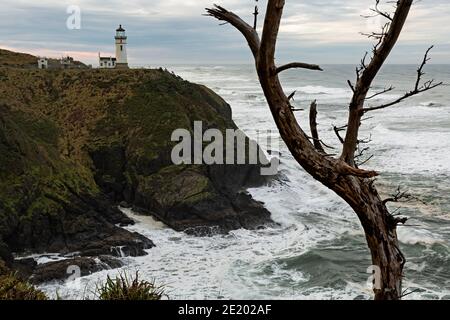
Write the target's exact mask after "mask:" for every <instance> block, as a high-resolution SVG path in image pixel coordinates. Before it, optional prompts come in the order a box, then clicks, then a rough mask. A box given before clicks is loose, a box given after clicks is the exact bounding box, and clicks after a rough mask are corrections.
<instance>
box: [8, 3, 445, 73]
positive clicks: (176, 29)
mask: <svg viewBox="0 0 450 320" xmlns="http://www.w3.org/2000/svg"><path fill="white" fill-rule="evenodd" d="M214 2H216V3H218V4H220V5H223V6H224V7H226V8H227V9H229V10H233V11H235V12H236V13H238V14H240V15H241V16H242V17H243V18H245V19H246V20H247V21H248V22H249V23H251V21H252V16H251V13H252V11H253V6H254V0H112V1H100V0H78V1H77V0H69V1H65V0H40V1H36V0H1V6H2V8H1V11H0V47H1V48H7V49H13V50H18V51H24V52H30V53H33V54H37V55H47V56H54V57H58V56H61V55H63V54H70V55H73V56H74V57H75V58H77V59H80V60H82V61H84V62H87V63H91V64H94V65H95V64H97V55H98V52H99V51H101V52H102V53H103V54H112V55H113V54H114V39H113V37H114V32H115V29H116V28H117V26H118V25H119V24H123V25H124V27H125V29H126V30H127V33H128V37H129V45H128V52H129V60H130V63H131V64H132V65H160V64H176V63H182V64H205V63H208V64H209V63H211V64H227V63H249V62H251V58H250V52H249V50H248V48H247V46H246V43H245V41H244V40H243V38H242V37H241V35H240V34H239V33H238V32H237V31H236V30H234V29H233V28H232V27H231V26H229V25H225V26H219V25H218V23H217V21H215V20H213V19H212V18H209V17H204V16H202V14H203V13H204V8H205V7H207V6H211V4H212V3H214ZM374 2H375V0H314V1H309V0H308V1H307V0H286V3H287V4H286V9H285V15H284V20H283V24H282V28H281V30H280V41H279V46H278V53H277V56H278V59H279V60H281V61H288V60H294V61H298V60H300V61H305V62H310V63H320V64H327V63H345V64H347V63H349V64H356V63H357V62H358V61H359V59H360V58H361V56H362V55H363V53H364V52H365V51H366V50H368V49H370V44H371V42H370V41H369V40H368V39H367V38H365V37H363V36H362V35H360V34H359V33H360V32H369V31H377V30H378V26H379V24H380V23H381V22H380V21H379V20H377V19H369V20H367V19H364V18H362V17H361V15H367V14H369V11H368V8H370V7H371V6H372V5H373V3H374ZM259 3H260V6H261V11H262V13H264V8H265V6H266V1H265V0H260V1H259ZM71 5H78V6H79V7H80V8H81V29H80V30H69V29H68V28H67V27H66V21H67V18H68V17H69V14H67V12H66V11H67V8H68V7H69V6H71ZM389 8H390V7H389V6H388V7H386V9H389ZM449 21H450V1H449V0H421V1H419V0H416V4H415V5H414V7H413V9H412V12H411V15H410V18H409V20H408V22H407V25H406V27H405V29H404V32H403V35H402V37H401V39H400V42H399V45H398V46H397V47H396V49H395V52H394V53H393V55H392V57H391V59H390V61H389V62H390V63H414V64H415V63H417V62H418V61H419V60H420V59H421V56H422V55H423V52H424V51H425V50H426V48H427V47H428V46H429V45H431V44H434V45H435V46H436V48H435V50H434V51H433V53H432V58H433V62H434V63H450V23H449Z"/></svg>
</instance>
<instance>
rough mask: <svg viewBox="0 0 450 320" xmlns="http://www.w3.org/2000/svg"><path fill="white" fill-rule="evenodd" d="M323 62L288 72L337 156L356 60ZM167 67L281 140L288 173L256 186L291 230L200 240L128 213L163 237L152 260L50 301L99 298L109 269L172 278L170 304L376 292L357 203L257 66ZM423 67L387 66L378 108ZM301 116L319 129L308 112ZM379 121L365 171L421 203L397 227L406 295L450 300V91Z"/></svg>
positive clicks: (432, 71)
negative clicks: (307, 146)
mask: <svg viewBox="0 0 450 320" xmlns="http://www.w3.org/2000/svg"><path fill="white" fill-rule="evenodd" d="M322 67H323V68H324V70H325V71H324V72H312V71H304V70H291V71H287V72H285V73H283V74H282V76H281V79H282V82H283V85H284V88H285V90H286V93H287V94H289V93H291V92H293V91H294V90H296V91H297V94H296V96H295V106H296V107H298V108H305V109H306V110H307V109H308V107H309V104H310V102H311V101H312V100H317V103H318V111H319V114H318V123H319V131H320V134H321V138H322V140H324V141H325V142H326V143H327V144H329V145H332V146H334V147H336V148H337V150H332V151H330V152H332V153H335V152H336V153H338V152H339V148H340V142H339V141H338V139H337V138H336V136H335V134H334V131H333V125H337V126H340V125H344V124H345V123H346V119H347V115H348V103H349V100H350V97H351V90H350V88H349V87H348V85H347V80H348V79H350V80H352V81H354V78H355V66H351V65H325V66H322ZM167 68H168V69H169V70H171V71H173V72H175V73H176V74H178V75H180V76H181V77H182V78H184V79H186V80H189V81H191V82H196V83H200V84H204V85H206V86H208V87H210V88H211V89H213V90H214V91H215V92H216V93H218V94H219V95H220V96H222V97H223V98H224V99H225V100H226V101H227V102H228V103H229V104H230V105H231V108H232V110H233V119H234V121H235V122H236V124H237V125H238V127H239V128H240V129H242V130H243V131H244V132H245V133H246V134H247V135H248V136H250V137H251V138H254V139H256V137H257V136H258V135H261V134H267V135H270V136H271V138H272V139H275V140H277V141H279V145H280V150H276V151H279V153H280V154H281V165H280V175H279V178H278V179H276V180H275V181H273V182H271V183H270V184H269V185H267V186H264V187H261V188H255V189H251V190H249V191H250V193H251V194H252V195H253V197H254V198H256V199H257V200H259V201H262V202H264V203H265V205H266V207H267V208H268V209H269V211H271V213H272V217H273V219H274V220H275V221H276V222H278V223H279V224H280V227H277V228H269V229H265V230H257V231H248V230H237V231H234V232H231V233H230V234H228V235H217V236H213V237H206V238H198V237H193V236H189V235H186V234H184V233H179V232H175V231H173V230H171V229H168V228H166V227H165V226H164V225H162V224H161V223H159V222H156V221H154V220H153V219H152V218H150V217H140V216H136V215H134V214H133V212H131V211H128V212H127V213H128V214H129V215H131V216H133V217H134V218H135V219H136V220H137V221H138V223H137V224H136V225H134V226H132V227H129V228H128V229H129V230H132V231H136V232H139V233H142V234H144V235H146V236H148V237H149V238H150V239H152V240H153V241H154V242H155V244H156V247H155V248H153V249H151V250H149V251H148V252H149V255H148V256H145V257H138V258H129V257H127V258H123V259H124V260H125V261H126V262H127V265H126V267H124V268H122V269H119V270H113V271H111V270H109V271H108V270H106V271H102V272H99V273H95V274H93V275H90V276H87V277H83V278H79V279H76V280H74V281H69V282H66V283H64V284H58V283H51V284H46V285H43V286H41V288H42V289H43V290H44V291H46V292H47V293H48V294H49V295H50V296H56V295H57V294H58V295H59V296H60V297H61V298H70V299H82V298H86V297H87V298H89V297H92V296H93V291H94V290H95V285H96V284H97V283H99V282H102V281H104V280H105V279H106V276H107V275H108V274H109V275H111V276H115V275H116V274H118V272H119V271H121V270H127V271H130V272H135V271H136V270H139V272H140V274H141V277H142V278H145V279H148V280H155V281H156V283H159V284H163V285H165V287H166V290H167V293H168V295H169V297H170V298H171V299H327V300H329V299H336V300H339V299H370V298H371V289H370V288H369V287H368V285H367V279H368V277H369V274H368V273H367V269H368V267H369V266H370V265H371V262H370V258H369V257H370V256H369V251H368V248H367V245H366V243H365V238H364V234H363V231H362V228H361V226H360V224H359V221H358V219H357V217H356V215H355V214H354V213H353V211H352V210H351V209H350V208H349V206H348V205H346V204H345V203H344V202H343V201H342V200H341V199H340V198H339V197H337V196H336V195H335V194H334V193H333V192H332V191H330V190H328V189H327V188H325V187H324V186H322V185H321V184H320V183H318V182H316V181H314V179H312V178H311V177H310V176H309V175H308V174H307V173H305V172H304V170H303V169H302V168H301V167H300V166H299V165H298V164H297V163H296V162H295V160H294V159H293V158H292V156H291V155H290V154H289V152H288V150H287V148H286V146H285V145H284V144H283V143H282V141H281V139H280V137H279V135H278V133H277V130H276V127H275V124H274V121H273V119H272V118H271V115H270V112H269V109H268V107H267V104H266V102H265V99H264V96H263V93H262V90H261V89H260V87H259V84H258V81H257V76H256V73H255V70H254V67H253V66H251V65H226V66H180V65H177V66H170V67H167ZM416 68H417V66H413V65H386V66H385V67H384V69H383V70H382V72H381V74H380V76H379V77H378V80H377V81H376V83H375V85H374V88H373V89H374V90H379V89H383V88H385V87H388V86H390V85H393V86H394V87H395V88H396V90H395V91H393V92H389V93H387V94H385V95H382V96H378V97H377V98H376V99H373V100H371V104H373V105H378V104H380V103H383V102H389V101H392V100H393V99H395V98H396V97H398V96H400V95H402V94H403V93H404V92H406V91H409V90H411V89H412V88H413V86H414V83H415V79H416ZM426 68H427V69H426V72H427V75H426V76H425V77H428V78H434V79H436V80H437V81H444V82H446V83H449V82H450V65H429V66H427V67H426ZM296 114H297V117H298V119H299V122H300V123H301V124H302V126H303V127H304V128H308V112H307V111H303V112H302V111H300V112H297V113H296ZM369 116H370V117H371V118H369V119H367V120H366V121H364V122H363V126H362V132H361V137H362V138H367V139H368V140H371V142H370V143H369V144H368V146H369V147H370V150H369V151H368V152H367V154H368V155H373V158H371V159H370V161H369V162H368V163H367V164H365V165H364V168H370V169H375V170H377V171H379V172H380V173H381V176H380V177H379V179H378V182H377V185H378V187H379V190H380V191H381V193H382V194H383V195H385V196H388V195H390V194H392V193H395V191H396V190H397V188H398V186H402V188H403V190H405V191H408V192H409V193H411V194H412V195H414V196H416V197H417V198H418V200H417V201H413V202H410V203H405V204H402V205H401V207H400V209H399V211H398V212H399V213H401V214H402V215H405V216H408V217H410V220H409V221H408V223H407V225H406V226H400V227H399V230H398V233H399V239H400V242H401V249H402V250H403V253H404V254H405V256H406V258H407V260H408V262H407V264H406V266H405V278H404V289H405V293H408V295H407V296H406V297H405V299H450V246H449V245H450V196H449V194H450V87H449V86H442V87H440V88H437V89H435V90H433V91H431V92H427V93H424V94H421V95H419V96H416V97H414V98H412V99H410V100H407V101H405V102H403V103H401V104H400V105H397V106H395V107H392V108H388V109H384V110H380V111H376V112H373V113H372V114H370V115H369ZM263 141H265V140H264V139H263ZM262 146H263V148H264V147H266V146H264V144H263V145H262ZM391 209H392V210H396V206H391ZM41 259H43V260H41V261H44V260H45V261H48V259H52V257H51V255H49V256H47V257H43V258H41Z"/></svg>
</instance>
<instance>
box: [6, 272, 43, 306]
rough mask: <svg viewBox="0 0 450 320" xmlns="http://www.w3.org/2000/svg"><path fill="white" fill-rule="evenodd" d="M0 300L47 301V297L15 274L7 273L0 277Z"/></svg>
mask: <svg viewBox="0 0 450 320" xmlns="http://www.w3.org/2000/svg"><path fill="white" fill-rule="evenodd" d="M0 300H47V296H46V295H45V293H43V292H42V291H40V290H38V289H36V288H35V287H34V286H32V285H31V284H29V283H27V282H25V281H23V280H21V279H20V278H19V277H18V276H17V273H7V274H4V275H1V276H0Z"/></svg>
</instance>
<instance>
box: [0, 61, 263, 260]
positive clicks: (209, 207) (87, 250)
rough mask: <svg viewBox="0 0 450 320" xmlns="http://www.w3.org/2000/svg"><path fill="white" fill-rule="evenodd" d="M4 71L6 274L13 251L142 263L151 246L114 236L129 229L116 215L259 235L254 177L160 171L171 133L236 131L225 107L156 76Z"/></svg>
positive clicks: (0, 125)
mask: <svg viewBox="0 0 450 320" xmlns="http://www.w3.org/2000/svg"><path fill="white" fill-rule="evenodd" d="M16 55H17V54H16ZM16 55H14V56H15V57H16ZM24 59H25V60H26V61H28V60H30V61H31V58H30V57H29V56H25V57H24ZM0 62H1V61H0ZM12 65H13V67H11V64H6V66H5V64H3V66H2V64H1V63H0V168H1V170H0V258H1V259H3V260H4V261H5V262H6V263H7V264H11V263H12V255H11V252H24V251H30V252H61V253H68V252H74V251H77V252H80V255H81V256H91V257H95V256H99V255H105V254H107V255H111V248H114V247H121V248H122V251H123V252H125V254H127V255H142V254H145V249H149V248H151V247H152V246H153V243H152V242H151V241H150V240H149V239H146V238H144V237H142V236H140V235H138V234H135V233H131V232H128V231H126V230H124V229H122V228H121V226H126V225H129V224H131V223H133V222H132V221H131V220H130V219H128V218H127V217H126V216H125V215H124V214H123V213H122V212H121V211H119V210H118V209H117V205H118V204H119V203H122V204H124V205H129V206H132V207H134V208H135V209H136V210H138V211H139V212H141V213H142V214H148V215H153V216H154V217H156V218H157V219H159V220H161V221H162V222H164V223H166V224H167V225H168V226H170V227H172V228H174V229H176V230H179V231H187V232H192V233H197V234H205V233H208V232H210V231H211V230H216V231H218V232H227V231H229V230H233V229H237V228H258V227H260V226H263V225H265V224H267V223H271V220H270V213H269V212H268V211H267V210H266V209H265V208H264V206H263V205H262V204H261V203H259V202H257V201H255V200H253V199H252V197H251V196H250V195H248V194H247V193H246V192H245V188H246V187H249V186H257V185H261V184H262V183H263V182H264V179H263V177H261V176H260V165H212V166H207V165H181V166H176V165H174V164H173V163H172V161H171V157H170V154H171V150H172V148H173V146H174V145H175V144H176V143H175V142H172V141H171V134H172V132H173V131H174V130H176V129H187V130H189V131H190V132H192V131H193V126H194V122H195V121H202V123H203V127H204V129H207V128H216V129H219V130H220V131H221V132H225V130H226V129H236V125H235V124H234V122H233V121H232V118H231V109H230V107H229V105H227V104H226V102H225V101H223V100H222V99H221V98H220V97H219V96H217V95H216V94H214V93H213V92H212V91H211V90H209V89H208V88H206V87H204V86H200V85H195V84H192V83H189V82H187V81H184V80H182V79H181V78H179V77H177V76H175V75H173V74H171V73H169V72H167V71H164V70H143V69H139V70H120V71H119V70H51V71H50V70H28V69H24V68H20V67H17V66H15V65H14V64H12ZM19 66H20V64H19ZM247 143H248V141H247Z"/></svg>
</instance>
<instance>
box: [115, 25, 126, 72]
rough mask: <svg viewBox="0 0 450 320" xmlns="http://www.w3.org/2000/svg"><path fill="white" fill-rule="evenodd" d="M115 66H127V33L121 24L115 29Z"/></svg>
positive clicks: (124, 67)
mask: <svg viewBox="0 0 450 320" xmlns="http://www.w3.org/2000/svg"><path fill="white" fill-rule="evenodd" d="M115 39H116V68H117V69H127V68H128V58H127V35H126V33H125V29H124V28H122V25H120V26H119V28H118V29H117V30H116V37H115Z"/></svg>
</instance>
